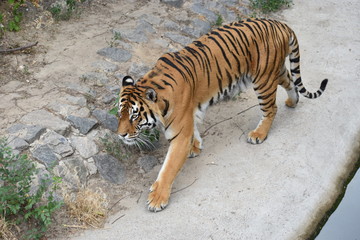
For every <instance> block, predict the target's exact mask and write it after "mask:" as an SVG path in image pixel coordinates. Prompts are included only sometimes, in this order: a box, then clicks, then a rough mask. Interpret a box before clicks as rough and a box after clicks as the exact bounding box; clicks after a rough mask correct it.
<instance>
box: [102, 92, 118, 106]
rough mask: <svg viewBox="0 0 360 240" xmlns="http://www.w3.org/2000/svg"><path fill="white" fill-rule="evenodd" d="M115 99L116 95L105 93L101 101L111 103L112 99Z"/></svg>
mask: <svg viewBox="0 0 360 240" xmlns="http://www.w3.org/2000/svg"><path fill="white" fill-rule="evenodd" d="M115 99H116V95H114V94H107V95H105V96H104V97H103V100H102V101H103V103H105V104H109V103H111V102H113V101H115Z"/></svg>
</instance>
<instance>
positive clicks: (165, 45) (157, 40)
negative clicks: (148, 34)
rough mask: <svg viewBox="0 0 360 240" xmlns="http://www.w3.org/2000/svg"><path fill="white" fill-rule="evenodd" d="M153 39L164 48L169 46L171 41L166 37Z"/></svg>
mask: <svg viewBox="0 0 360 240" xmlns="http://www.w3.org/2000/svg"><path fill="white" fill-rule="evenodd" d="M152 41H153V43H154V44H156V45H158V46H159V47H162V48H167V47H168V46H169V42H168V41H166V40H165V39H153V40H152Z"/></svg>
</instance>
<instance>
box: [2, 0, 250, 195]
mask: <svg viewBox="0 0 360 240" xmlns="http://www.w3.org/2000/svg"><path fill="white" fill-rule="evenodd" d="M243 2H245V4H239V2H238V1H235V0H221V1H216V2H211V1H201V0H194V1H183V0H162V1H160V3H158V4H159V6H160V8H162V9H163V11H160V12H161V13H164V12H168V10H174V9H176V11H177V12H179V11H180V10H179V9H181V13H182V14H181V15H172V16H169V15H165V16H162V15H161V14H159V15H155V14H142V15H141V16H139V17H138V18H135V19H134V18H129V19H128V20H127V21H125V23H123V24H120V25H118V26H115V27H114V28H113V29H111V30H110V31H111V32H112V34H113V38H112V40H111V42H110V44H109V45H110V46H104V47H102V48H101V49H98V50H96V49H90V51H94V52H96V53H97V54H98V60H97V61H95V62H93V63H92V64H91V66H92V68H93V71H90V72H84V73H83V74H82V75H81V76H78V77H79V79H80V80H81V81H79V82H73V83H69V84H67V85H66V87H65V88H63V87H62V88H59V89H57V88H56V87H54V86H52V87H49V89H48V91H47V92H45V93H43V92H38V91H37V90H36V89H35V88H34V89H31V90H29V89H26V88H24V87H23V85H22V84H21V83H20V82H19V81H16V80H13V81H11V82H9V83H7V84H6V85H4V86H2V87H1V88H0V99H1V102H0V112H3V113H4V114H2V116H0V123H3V124H2V127H1V131H0V133H3V134H5V136H6V137H7V138H8V141H9V146H10V147H12V148H13V149H14V151H15V153H28V154H29V156H30V157H31V158H32V159H34V160H35V161H36V162H37V165H38V168H40V169H42V172H41V174H43V173H44V171H45V172H46V171H47V170H49V169H50V168H54V172H55V173H56V174H58V175H59V176H61V177H62V178H63V181H64V182H65V184H66V185H68V186H70V188H69V189H70V190H77V189H78V188H79V187H84V186H86V184H87V180H88V179H89V178H91V177H96V176H97V175H96V174H97V173H99V174H100V175H101V177H103V178H104V179H106V180H107V181H110V182H112V183H116V184H122V183H124V182H125V181H126V170H125V167H124V166H123V164H122V163H121V162H120V161H118V160H117V159H115V158H114V157H113V156H111V155H109V154H107V153H104V151H102V149H103V146H102V145H101V138H104V136H105V135H106V134H108V135H112V134H113V132H114V131H116V129H117V124H118V120H117V118H116V117H115V116H114V115H112V114H110V113H109V109H111V108H112V106H113V105H112V104H113V103H114V101H115V99H116V97H117V95H118V93H119V91H120V88H119V86H118V85H116V84H114V82H119V80H121V79H122V78H123V76H124V75H125V74H128V75H131V76H133V77H135V78H139V77H141V76H142V75H144V74H145V73H146V72H147V71H149V70H150V68H151V65H150V64H146V63H144V62H141V61H134V62H132V60H133V59H134V56H136V52H134V49H135V48H136V46H138V45H137V44H143V43H146V44H151V45H155V46H156V47H158V48H162V49H164V51H163V52H166V51H169V50H170V51H176V50H178V49H180V48H182V47H183V46H184V45H186V44H188V43H190V42H191V41H192V40H194V39H195V38H197V37H199V36H201V35H203V34H205V33H207V32H209V31H210V30H211V28H213V27H216V26H215V23H216V21H218V18H219V17H221V21H224V22H231V21H237V20H239V19H240V18H241V17H244V16H247V15H249V14H250V10H249V9H248V8H247V7H246V4H248V3H247V2H246V1H243ZM160 36H161V37H160ZM159 57H160V55H159ZM124 63H127V64H128V65H126V66H129V67H127V69H126V68H124V67H123V64H124ZM24 93H25V95H24ZM29 102H31V103H32V104H33V105H35V107H34V108H35V109H36V110H34V111H30V112H28V113H26V114H24V113H25V112H26V111H22V110H23V109H28V107H27V106H26V105H27V103H29ZM8 109H12V114H13V115H11V114H7V110H8ZM19 115H20V116H21V117H20V118H19V119H18V117H17V116H19ZM158 162H159V161H158V160H157V159H156V158H155V157H154V156H143V157H139V159H138V161H137V165H138V168H139V169H141V171H143V172H148V171H150V170H151V169H152V168H153V167H154V166H156V165H157V164H158ZM74 169H76V171H75V170H74Z"/></svg>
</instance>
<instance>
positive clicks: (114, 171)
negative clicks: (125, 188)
mask: <svg viewBox="0 0 360 240" xmlns="http://www.w3.org/2000/svg"><path fill="white" fill-rule="evenodd" d="M93 159H94V161H95V164H96V167H97V168H98V170H99V173H100V175H101V176H102V177H103V178H104V179H106V180H108V181H110V182H112V183H116V184H122V183H124V182H125V181H126V172H125V167H124V166H123V164H122V163H121V162H120V161H119V160H118V159H116V158H114V157H113V156H111V155H108V154H99V155H95V156H93Z"/></svg>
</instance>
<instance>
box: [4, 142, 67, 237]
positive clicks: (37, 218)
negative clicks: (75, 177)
mask: <svg viewBox="0 0 360 240" xmlns="http://www.w3.org/2000/svg"><path fill="white" fill-rule="evenodd" d="M37 173H38V170H37V169H36V167H35V165H34V163H33V162H32V161H31V160H29V159H28V158H27V156H26V155H21V156H19V155H15V154H13V153H12V150H11V149H10V148H9V147H8V146H7V142H6V140H5V139H0V183H1V185H0V202H1V203H2V204H1V205H0V216H1V217H2V218H4V219H14V221H15V222H16V223H21V222H31V221H33V222H35V224H34V226H32V230H31V231H30V232H28V233H27V234H26V237H27V238H29V239H39V238H40V237H41V236H42V235H43V234H44V233H45V232H46V230H47V228H48V227H49V225H50V224H51V223H52V219H51V215H52V213H53V212H54V211H55V210H57V209H58V208H60V206H61V204H62V203H61V202H59V201H56V200H55V199H54V191H55V190H56V189H57V187H58V185H59V184H60V182H61V178H59V177H56V176H45V178H43V179H41V181H40V185H39V186H38V187H39V188H38V190H37V191H36V192H35V193H34V194H31V193H30V188H31V183H32V179H33V178H34V176H35V175H36V174H37ZM30 220H31V221H30Z"/></svg>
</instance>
